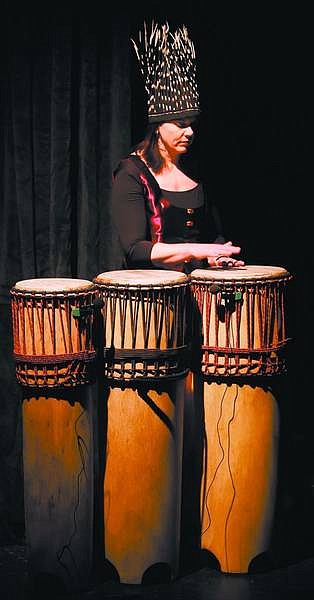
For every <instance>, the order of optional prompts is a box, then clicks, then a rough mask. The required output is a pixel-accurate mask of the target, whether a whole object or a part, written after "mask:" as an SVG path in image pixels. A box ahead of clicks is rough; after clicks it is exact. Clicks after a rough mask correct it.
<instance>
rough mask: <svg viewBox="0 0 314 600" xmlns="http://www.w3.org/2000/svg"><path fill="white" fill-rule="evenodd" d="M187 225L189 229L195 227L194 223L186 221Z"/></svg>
mask: <svg viewBox="0 0 314 600" xmlns="http://www.w3.org/2000/svg"><path fill="white" fill-rule="evenodd" d="M185 224H186V226H187V227H193V225H194V221H186V223H185Z"/></svg>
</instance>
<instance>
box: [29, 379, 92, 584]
mask: <svg viewBox="0 0 314 600" xmlns="http://www.w3.org/2000/svg"><path fill="white" fill-rule="evenodd" d="M55 393H56V392H52V391H51V392H49V396H43V395H40V393H39V392H37V394H36V395H34V392H33V391H31V392H29V394H30V396H27V397H26V392H25V395H24V399H23V461H24V504H25V529H26V544H27V550H28V567H29V575H30V578H31V579H32V580H33V581H34V582H35V584H36V585H40V584H41V582H48V581H50V582H51V585H53V586H54V587H55V586H56V588H58V589H61V588H62V587H64V588H65V589H68V590H70V591H72V590H83V589H87V588H88V587H89V586H90V585H91V583H92V580H93V577H94V575H95V563H94V557H95V551H96V548H95V543H96V542H95V540H96V539H97V534H95V530H94V527H95V525H94V522H95V506H96V495H97V494H96V492H97V479H96V477H97V469H98V459H97V454H98V450H97V444H98V441H97V433H96V431H97V429H96V428H97V425H96V423H97V421H96V419H97V415H96V410H97V408H96V407H97V386H96V385H91V386H86V387H85V388H84V390H82V389H81V390H80V391H77V390H76V391H75V392H74V391H71V392H68V393H67V394H66V392H63V393H62V392H60V394H59V395H53V394H55ZM97 478H98V477H97ZM99 526H100V527H101V523H99ZM49 587H50V584H49Z"/></svg>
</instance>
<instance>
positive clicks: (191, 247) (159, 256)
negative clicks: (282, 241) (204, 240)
mask: <svg viewBox="0 0 314 600" xmlns="http://www.w3.org/2000/svg"><path fill="white" fill-rule="evenodd" d="M240 252H241V248H240V247H239V246H233V244H232V242H226V243H225V244H195V243H183V244H164V243H159V242H158V243H156V244H154V246H153V247H152V250H151V261H152V263H153V265H154V266H155V267H159V268H164V269H165V268H167V267H168V268H171V267H172V268H173V267H175V266H179V265H182V264H183V263H185V262H189V261H190V260H193V259H196V260H202V259H207V261H208V264H209V265H210V266H212V267H213V266H219V265H221V264H223V263H227V265H228V266H237V267H238V266H242V265H244V262H243V261H242V260H238V259H236V258H233V257H232V255H233V254H239V253H240Z"/></svg>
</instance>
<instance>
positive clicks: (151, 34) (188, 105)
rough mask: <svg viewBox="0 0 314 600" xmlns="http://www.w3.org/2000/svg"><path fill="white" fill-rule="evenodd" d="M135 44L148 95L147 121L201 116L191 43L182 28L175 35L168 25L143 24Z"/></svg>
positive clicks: (185, 29)
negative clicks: (149, 26) (149, 29)
mask: <svg viewBox="0 0 314 600" xmlns="http://www.w3.org/2000/svg"><path fill="white" fill-rule="evenodd" d="M131 41H132V42H133V45H134V49H135V52H136V56H137V58H138V61H139V64H140V69H141V72H142V75H143V78H144V85H145V89H146V92H147V102H148V121H149V123H154V122H160V121H172V120H175V119H176V118H181V119H183V118H188V117H195V116H197V115H198V114H199V113H200V105H199V94H198V88H197V80H196V60H195V49H194V44H193V42H192V41H191V40H190V38H189V35H188V30H187V28H186V27H185V25H183V26H182V28H179V29H177V30H176V31H175V32H174V33H171V32H170V31H169V25H168V23H167V22H166V23H165V24H164V25H161V26H160V25H158V24H155V23H154V22H152V25H151V31H148V28H147V26H146V23H144V29H143V31H139V39H138V43H136V42H135V41H134V40H133V39H132V40H131Z"/></svg>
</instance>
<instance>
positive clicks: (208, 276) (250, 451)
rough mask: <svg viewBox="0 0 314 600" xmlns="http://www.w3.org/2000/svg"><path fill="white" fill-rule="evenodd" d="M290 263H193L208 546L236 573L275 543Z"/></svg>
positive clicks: (203, 510) (204, 528)
mask: <svg viewBox="0 0 314 600" xmlns="http://www.w3.org/2000/svg"><path fill="white" fill-rule="evenodd" d="M289 280H290V274H289V273H288V272H287V271H286V270H285V269H283V268H281V267H268V266H247V267H242V268H237V269H230V270H224V269H209V270H196V271H193V272H192V273H191V290H192V297H193V301H194V313H195V321H196V323H197V325H196V326H198V327H199V337H200V340H201V342H200V344H201V359H200V365H199V377H200V380H201V383H200V384H198V385H196V389H197V390H198V393H197V394H196V396H197V400H198V401H199V402H201V403H203V419H204V440H203V476H202V483H201V502H200V504H201V548H202V549H204V550H207V551H208V552H210V553H211V554H213V555H214V556H215V557H216V559H217V560H218V561H219V563H220V567H221V570H222V571H224V572H226V573H245V572H247V571H248V570H249V565H250V563H251V562H252V560H253V559H254V558H256V557H258V556H259V555H261V554H263V553H265V552H267V550H268V547H269V540H270V535H271V530H272V521H273V514H274V507H275V498H276V484H277V462H278V439H279V411H278V405H277V399H276V398H275V395H274V389H273V376H274V375H280V374H282V373H284V372H285V370H286V364H285V358H284V349H285V346H286V343H287V337H286V323H285V293H286V289H285V288H286V284H287V282H288V281H289Z"/></svg>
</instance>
